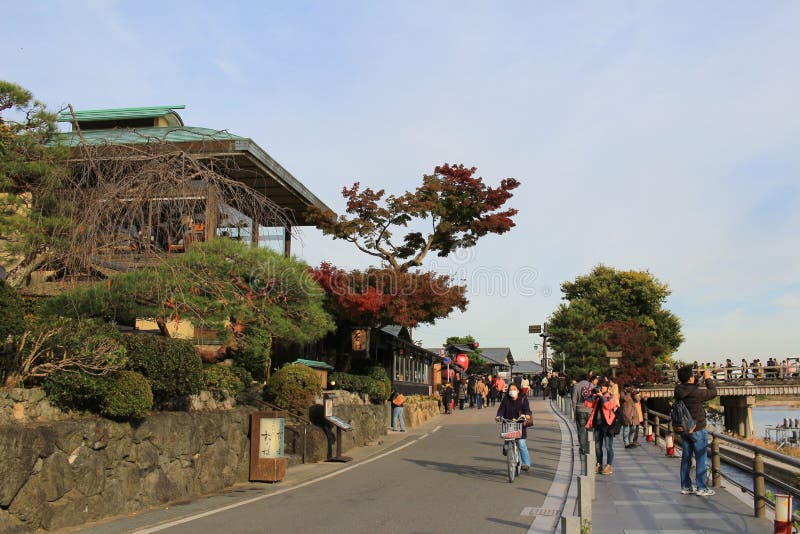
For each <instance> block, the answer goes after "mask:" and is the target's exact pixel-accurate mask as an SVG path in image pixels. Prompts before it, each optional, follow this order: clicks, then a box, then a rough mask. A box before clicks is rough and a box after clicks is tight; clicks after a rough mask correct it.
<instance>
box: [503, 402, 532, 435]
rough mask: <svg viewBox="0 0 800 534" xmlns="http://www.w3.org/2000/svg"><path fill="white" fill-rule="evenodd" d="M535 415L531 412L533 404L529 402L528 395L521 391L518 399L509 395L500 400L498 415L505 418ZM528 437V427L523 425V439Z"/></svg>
mask: <svg viewBox="0 0 800 534" xmlns="http://www.w3.org/2000/svg"><path fill="white" fill-rule="evenodd" d="M522 414H525V415H533V414H532V413H531V405H530V404H529V403H528V397H526V396H524V395H522V393H520V395H519V397H517V400H514V399H512V398H511V397H510V396H509V395H506V396H505V397H503V400H502V401H500V406H498V407H497V416H498V417H502V418H504V419H516V418H517V417H519V416H520V415H522ZM527 437H528V428H527V427H525V426H523V427H522V439H526V438H527Z"/></svg>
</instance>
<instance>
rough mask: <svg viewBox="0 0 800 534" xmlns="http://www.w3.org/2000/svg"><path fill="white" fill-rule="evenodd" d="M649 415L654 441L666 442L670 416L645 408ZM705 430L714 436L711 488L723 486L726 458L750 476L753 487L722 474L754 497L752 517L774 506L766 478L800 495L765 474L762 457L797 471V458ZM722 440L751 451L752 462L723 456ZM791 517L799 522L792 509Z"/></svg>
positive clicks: (799, 466)
mask: <svg viewBox="0 0 800 534" xmlns="http://www.w3.org/2000/svg"><path fill="white" fill-rule="evenodd" d="M651 416H652V418H653V419H654V420H655V421H654V422H655V425H654V432H653V434H654V436H655V444H656V445H658V444H659V443H658V442H659V439H663V440H664V442H665V443H666V436H667V433H669V432H671V431H672V429H671V423H670V421H671V417H670V416H669V415H666V414H663V413H659V412H656V411H654V410H647V413H646V416H645V417H646V421H647V423H648V424H650V423H651ZM662 421H663V422H662ZM662 430H663V437H662ZM708 433H709V434H710V435H711V436H713V437H714V439H713V440H712V441H711V444H710V448H711V479H712V485H713V487H715V488H719V487H721V486H722V477H723V476H725V475H724V474H723V473H722V471H721V468H720V467H721V461H722V458H723V457H724V458H725V461H726V462H727V463H729V464H731V465H733V466H735V467H738V468H739V469H741V470H743V471H745V472H748V473H750V474H751V475H752V477H753V489H752V490H751V489H749V488H747V487H745V486H743V485H742V484H739V483H738V482H736V481H735V480H733V479H731V478H730V477H727V476H725V478H726V480H728V481H729V482H731V483H732V484H734V485H736V486H738V487H739V488H740V489H741V490H742V491H745V492H747V493H749V494H751V495H752V496H753V515H754V516H755V517H758V518H763V517H764V516H765V515H766V506H767V505H769V506H773V507H774V503H773V502H772V501H770V500H769V499H768V498H767V495H766V488H765V481H769V482H770V483H772V484H774V485H775V486H777V487H779V488H781V490H783V491H786V492H787V493H791V494H792V495H793V496H794V498H800V488H798V487H796V486H792V485H790V484H787V483H786V482H784V481H782V480H780V479H777V478H775V477H773V476H771V475H769V474H767V473H765V471H764V457H767V458H772V459H773V460H777V461H779V462H781V463H783V464H786V465H789V466H791V467H794V468H795V469H799V470H800V459H798V458H794V457H791V456H788V455H785V454H781V453H780V452H777V451H773V450H772V449H767V448H766V447H761V446H760V445H755V444H753V443H749V442H747V441H744V440H741V439H738V438H734V437H732V436H728V435H726V434H721V433H720V432H716V431H713V430H710V431H709V432H708ZM722 441H725V442H728V443H731V444H733V445H735V446H737V447H740V448H742V449H746V450H748V451H750V452H752V453H753V463H752V465H747V464H745V463H742V462H739V461H737V460H736V459H734V458H731V457H729V456H726V455H724V454H723V453H722V452H721V450H720V445H721V442H722ZM793 519H794V520H795V521H800V514H798V513H797V512H795V513H794V514H793Z"/></svg>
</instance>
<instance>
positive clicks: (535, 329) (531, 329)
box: [528, 323, 550, 373]
mask: <svg viewBox="0 0 800 534" xmlns="http://www.w3.org/2000/svg"><path fill="white" fill-rule="evenodd" d="M528 333H529V334H539V336H540V337H541V338H542V371H544V372H545V373H546V372H547V369H548V367H549V365H547V338H548V337H550V335H549V334H548V333H547V323H543V324H532V325H530V326H528Z"/></svg>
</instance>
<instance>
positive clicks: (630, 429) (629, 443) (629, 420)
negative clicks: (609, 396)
mask: <svg viewBox="0 0 800 534" xmlns="http://www.w3.org/2000/svg"><path fill="white" fill-rule="evenodd" d="M619 400H620V410H621V414H620V417H622V420H621V423H622V443H623V445H625V448H626V449H630V448H631V447H633V440H634V437H635V436H636V428H637V427H638V426H639V423H641V422H642V421H641V419H639V415H638V413H637V412H636V404H637V403H638V402H639V401H640V398H639V392H638V390H637V389H636V388H634V387H633V386H631V385H626V386H625V387H624V388H622V393H620V397H619Z"/></svg>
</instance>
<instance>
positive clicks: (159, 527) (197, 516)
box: [133, 439, 419, 534]
mask: <svg viewBox="0 0 800 534" xmlns="http://www.w3.org/2000/svg"><path fill="white" fill-rule="evenodd" d="M417 441H419V439H415V440H413V441H409V442H408V443H406V444H404V445H401V446H399V447H397V448H396V449H392V450H390V451H386V452H384V453H381V454H379V455H377V456H373V457H372V458H367V459H366V460H364V461H363V462H359V463H357V464H354V465H350V466H348V467H345V468H343V469H340V470H338V471H334V472H333V473H328V474H327V475H323V476H321V477H319V478H315V479H313V480H307V481H305V482H303V483H301V484H298V485H296V486H292V487H291V488H284V489H282V490H278V491H276V492H274V493H267V494H266V495H259V496H258V497H253V498H252V499H247V500H244V501H241V502H237V503H234V504H229V505H228V506H222V507H221V508H216V509H214V510H209V511H207V512H203V513H201V514H195V515H190V516H188V517H184V518H182V519H176V520H175V521H170V522H169V523H164V524H162V525H157V526H154V527H146V528H143V529H140V530H135V531H134V532H133V534H149V533H151V532H158V531H161V530H164V529H168V528H171V527H175V526H178V525H182V524H184V523H189V522H191V521H195V520H197V519H202V518H203V517H208V516H210V515H214V514H218V513H220V512H225V511H226V510H232V509H234V508H238V507H240V506H244V505H246V504H251V503H254V502H258V501H263V500H264V499H269V498H270V497H275V496H277V495H282V494H284V493H288V492H290V491H294V490H296V489H300V488H304V487H306V486H310V485H311V484H315V483H317V482H321V481H323V480H325V479H327V478H331V477H335V476H338V475H341V474H342V473H346V472H347V471H350V470H351V469H355V468H356V467H361V466H362V465H366V464H368V463H371V462H374V461H375V460H380V459H381V458H383V457H385V456H389V455H390V454H394V453H396V452H398V451H401V450H403V449H405V448H406V447H409V446H411V445H413V444H414V443H416V442H417Z"/></svg>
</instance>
